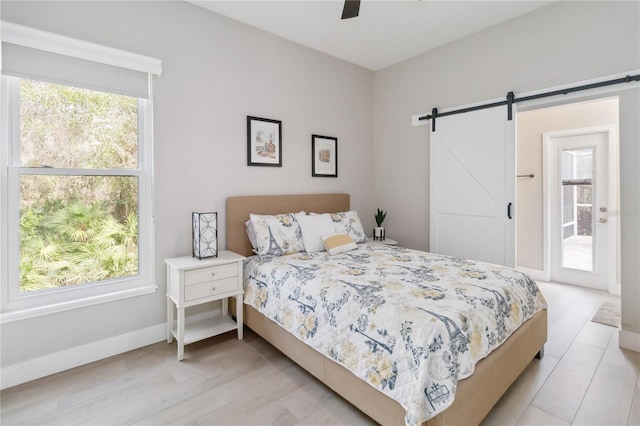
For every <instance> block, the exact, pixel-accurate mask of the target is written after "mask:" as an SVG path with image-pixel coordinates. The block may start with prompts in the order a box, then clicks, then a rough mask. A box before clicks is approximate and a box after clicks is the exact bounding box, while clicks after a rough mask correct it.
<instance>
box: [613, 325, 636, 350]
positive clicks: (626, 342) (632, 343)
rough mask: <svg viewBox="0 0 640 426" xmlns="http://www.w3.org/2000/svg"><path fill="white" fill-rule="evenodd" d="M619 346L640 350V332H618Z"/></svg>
mask: <svg viewBox="0 0 640 426" xmlns="http://www.w3.org/2000/svg"><path fill="white" fill-rule="evenodd" d="M618 346H620V347H621V348H624V349H629V350H630V351H634V352H640V334H638V333H634V332H632V331H627V330H620V331H619V332H618Z"/></svg>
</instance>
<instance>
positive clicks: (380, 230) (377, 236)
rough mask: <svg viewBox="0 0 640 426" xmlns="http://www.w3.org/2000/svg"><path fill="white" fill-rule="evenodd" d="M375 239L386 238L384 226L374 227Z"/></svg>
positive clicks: (381, 239)
mask: <svg viewBox="0 0 640 426" xmlns="http://www.w3.org/2000/svg"><path fill="white" fill-rule="evenodd" d="M373 239H374V241H383V240H384V226H376V227H375V228H373Z"/></svg>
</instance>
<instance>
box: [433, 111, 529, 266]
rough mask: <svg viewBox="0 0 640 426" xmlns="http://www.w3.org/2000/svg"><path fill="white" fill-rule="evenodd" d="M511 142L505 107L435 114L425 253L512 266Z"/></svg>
mask: <svg viewBox="0 0 640 426" xmlns="http://www.w3.org/2000/svg"><path fill="white" fill-rule="evenodd" d="M514 107H515V105H514ZM513 117H515V112H514V114H513ZM515 146H516V145H515V120H507V107H506V106H505V107H495V108H488V109H484V110H480V111H475V112H469V113H464V114H458V115H452V116H448V117H442V118H437V119H436V129H435V131H433V129H432V131H431V161H430V163H431V166H430V170H431V177H430V178H431V185H430V189H431V196H430V197H431V200H430V224H429V228H430V241H429V243H430V251H431V252H434V253H441V254H446V255H451V256H456V257H463V258H470V259H476V260H482V261H486V262H491V263H497V264H500V265H505V266H510V267H514V266H515V204H516V203H515V180H516V179H515V161H516V153H515Z"/></svg>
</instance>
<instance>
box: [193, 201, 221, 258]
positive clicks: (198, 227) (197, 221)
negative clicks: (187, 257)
mask: <svg viewBox="0 0 640 426" xmlns="http://www.w3.org/2000/svg"><path fill="white" fill-rule="evenodd" d="M191 219H192V222H191V229H192V237H193V244H192V247H193V253H192V254H193V257H197V258H198V259H202V258H203V257H213V256H217V255H218V213H217V212H206V213H197V212H193V213H192V214H191Z"/></svg>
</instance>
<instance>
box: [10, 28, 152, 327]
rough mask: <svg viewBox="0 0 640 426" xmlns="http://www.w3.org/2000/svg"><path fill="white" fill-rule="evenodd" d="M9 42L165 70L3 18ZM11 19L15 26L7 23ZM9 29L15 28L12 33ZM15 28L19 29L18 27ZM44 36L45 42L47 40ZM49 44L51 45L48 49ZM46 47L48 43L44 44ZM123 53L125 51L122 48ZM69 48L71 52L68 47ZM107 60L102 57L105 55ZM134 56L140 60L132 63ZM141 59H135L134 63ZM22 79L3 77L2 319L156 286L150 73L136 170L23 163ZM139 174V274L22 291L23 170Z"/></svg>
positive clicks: (142, 102)
mask: <svg viewBox="0 0 640 426" xmlns="http://www.w3.org/2000/svg"><path fill="white" fill-rule="evenodd" d="M2 24H3V32H2V39H3V41H9V40H16V37H17V36H16V34H18V36H19V41H18V43H19V44H22V45H30V44H31V45H33V42H32V41H31V40H34V39H36V40H37V41H38V48H41V49H43V50H47V49H48V50H49V51H57V52H60V51H61V50H63V51H64V46H65V45H72V46H73V56H75V57H83V58H89V59H91V60H94V61H97V62H102V63H114V61H115V62H117V63H118V66H123V67H126V64H127V63H130V66H129V68H131V69H136V70H139V68H140V67H139V64H140V63H141V62H143V63H147V64H151V65H153V67H151V68H152V69H149V70H148V72H149V73H150V74H152V73H154V74H157V75H159V74H160V72H161V67H160V61H158V60H155V59H153V58H147V57H143V56H140V55H135V54H132V53H130V52H124V51H118V50H116V49H111V48H106V47H104V46H98V45H95V44H93V43H87V42H83V41H80V40H76V39H70V38H68V37H62V36H59V35H57V34H51V33H46V32H43V31H40V30H33V29H30V28H28V27H22V26H19V25H15V24H11V23H5V22H3V23H2ZM7 24H9V25H7ZM7 28H9V31H8V32H7ZM13 30H15V31H13ZM43 40H44V43H43ZM47 43H49V47H48V48H47ZM43 45H44V46H45V47H44V48H43V47H42V46H43ZM120 52H121V53H122V54H121V55H120V54H119V53H120ZM65 53H67V52H65ZM101 57H102V58H103V60H100V58H101ZM129 59H135V61H132V62H127V61H128V60H129ZM134 62H135V64H134ZM19 81H20V78H16V77H8V76H4V75H3V76H2V77H1V81H0V85H1V86H2V87H1V93H2V95H1V96H0V110H1V111H0V120H1V121H0V123H1V126H0V127H1V128H2V129H3V131H2V134H1V135H0V168H1V173H0V190H1V193H2V195H0V206H1V208H0V223H1V226H0V254H1V257H0V299H1V304H0V309H1V311H0V323H7V322H13V321H19V320H23V319H27V318H32V317H36V316H41V315H47V314H51V313H56V312H62V311H66V310H70V309H77V308H81V307H86V306H91V305H95V304H98V303H105V302H110V301H113V300H118V299H123V298H127V297H134V296H139V295H142V294H149V293H153V292H155V291H156V289H157V286H156V285H155V280H154V262H153V260H154V238H153V236H154V232H153V94H152V85H151V75H150V76H149V98H148V99H142V98H138V165H137V168H135V169H56V168H53V169H52V168H46V169H45V168H42V169H41V168H28V167H21V165H20V123H19V120H20V106H19ZM38 174H39V175H44V174H46V175H74V176H122V175H125V176H135V177H137V178H138V274H137V275H135V276H129V277H122V278H116V279H110V280H103V281H97V282H93V283H87V284H81V285H76V286H69V287H64V288H56V289H51V290H44V291H39V292H32V293H27V294H21V293H20V289H19V286H20V283H19V281H20V274H19V231H20V230H19V226H20V224H19V220H20V217H19V216H20V212H19V204H20V203H19V196H20V195H19V178H20V176H21V175H38Z"/></svg>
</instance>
